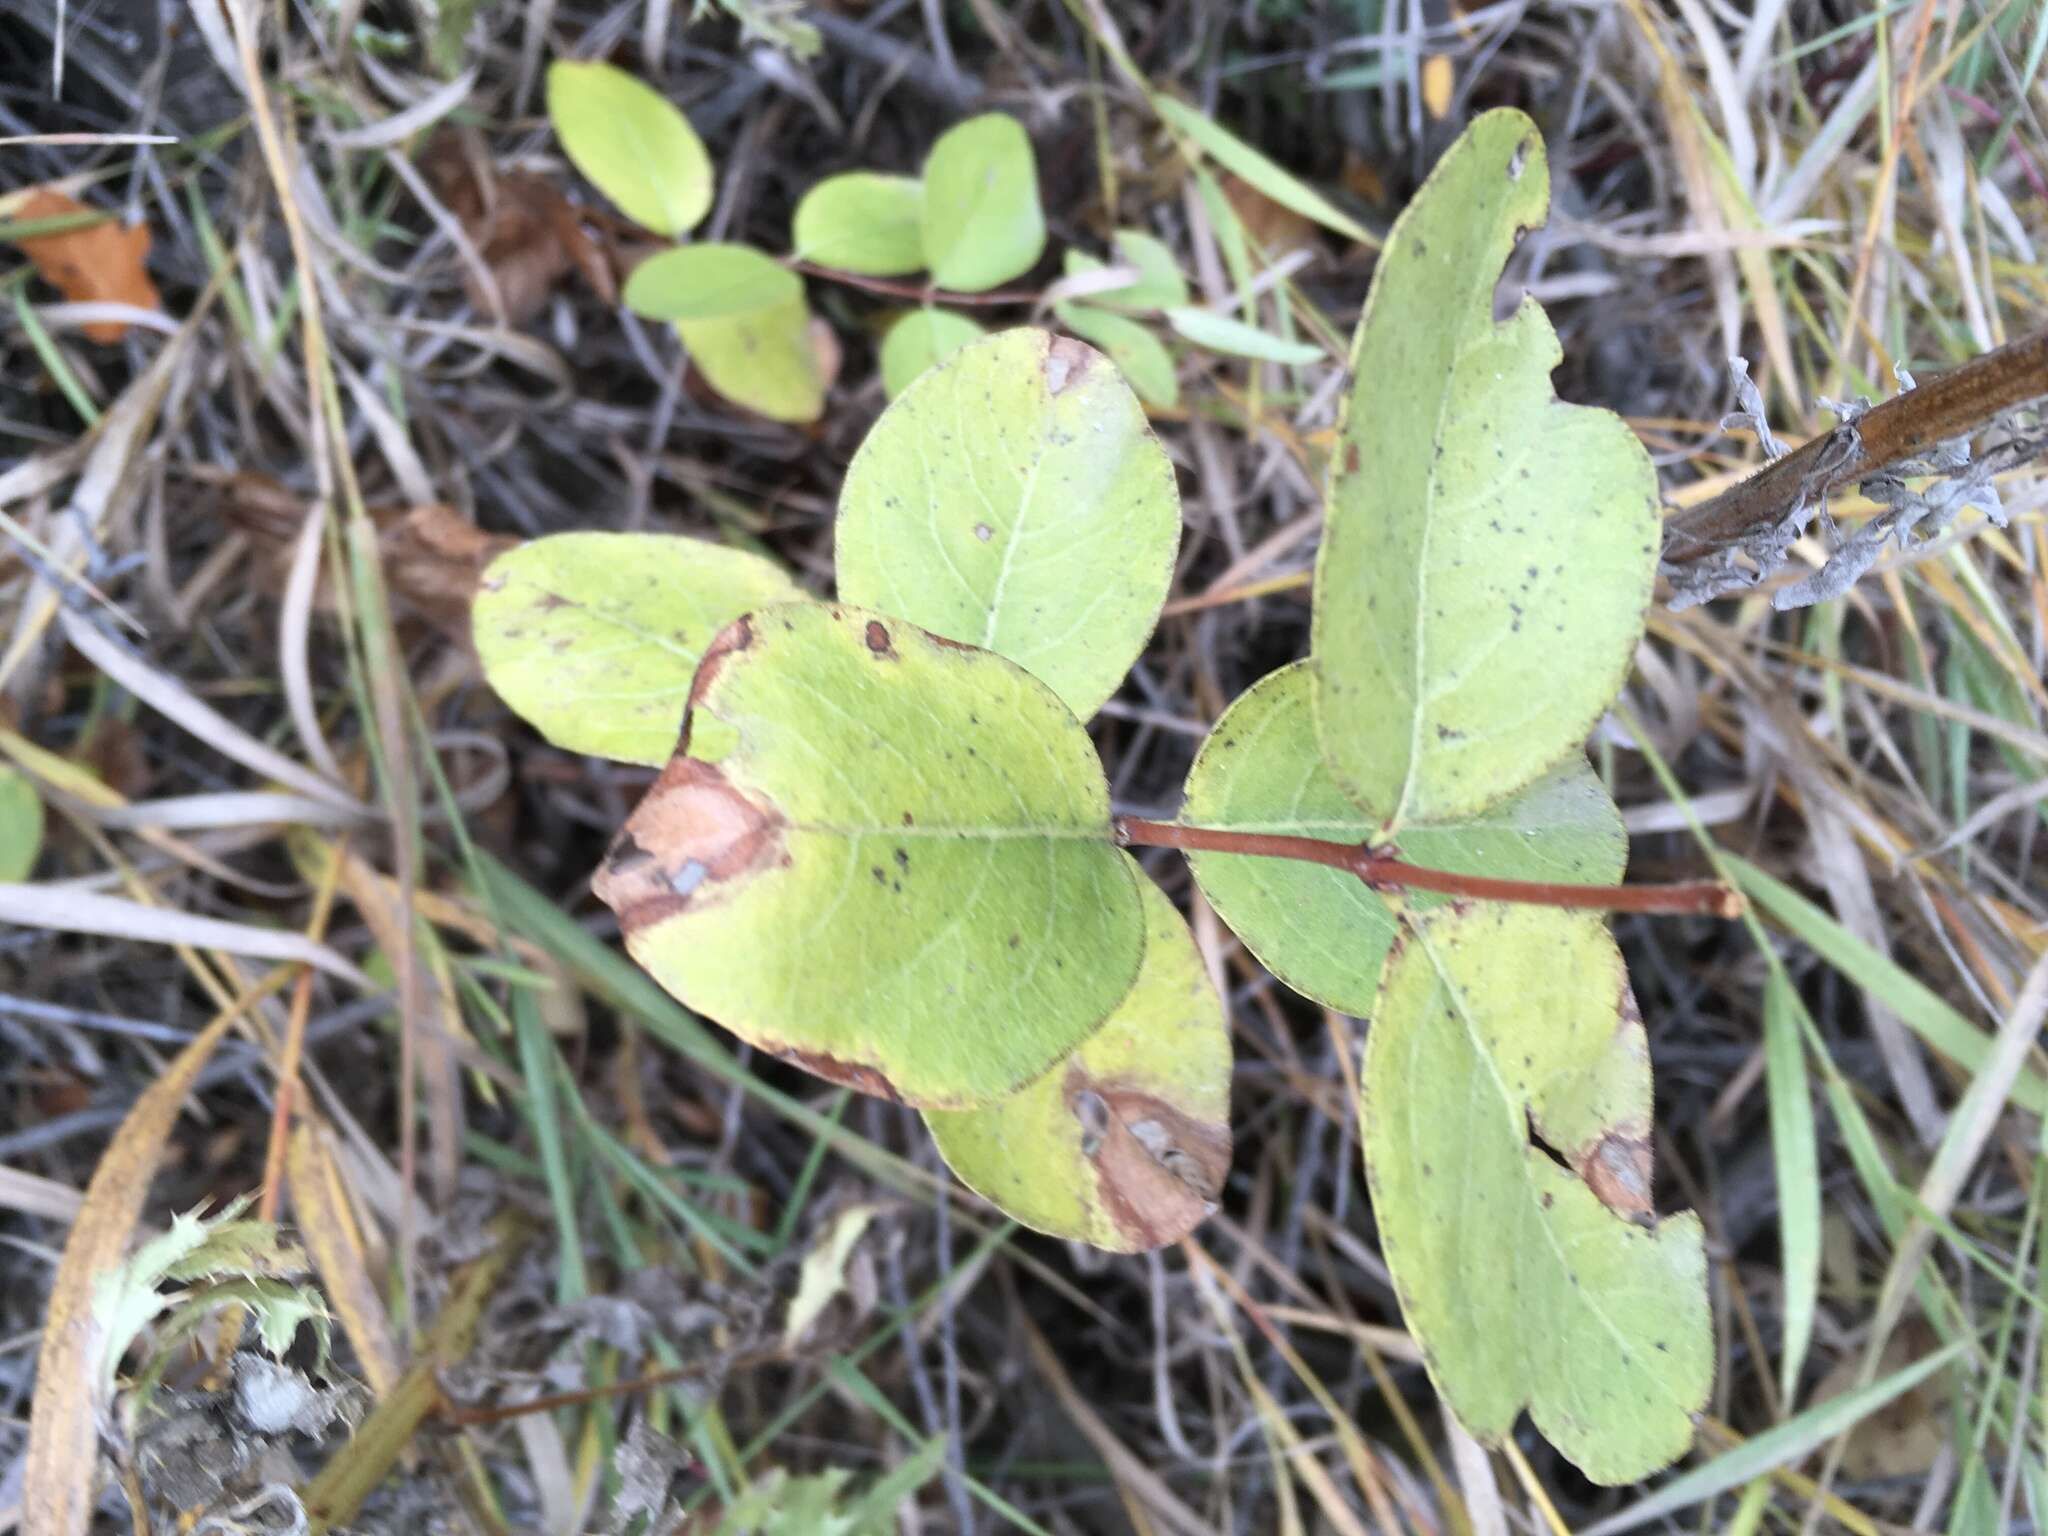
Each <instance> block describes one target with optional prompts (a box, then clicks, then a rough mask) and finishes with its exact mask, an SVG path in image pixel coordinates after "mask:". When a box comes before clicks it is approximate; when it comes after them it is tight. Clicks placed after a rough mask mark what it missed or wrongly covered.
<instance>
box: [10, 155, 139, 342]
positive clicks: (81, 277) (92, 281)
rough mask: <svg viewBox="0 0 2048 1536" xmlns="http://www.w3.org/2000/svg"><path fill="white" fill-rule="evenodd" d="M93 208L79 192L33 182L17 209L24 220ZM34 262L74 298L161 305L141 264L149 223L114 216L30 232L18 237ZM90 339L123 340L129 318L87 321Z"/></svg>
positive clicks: (57, 216) (46, 280)
mask: <svg viewBox="0 0 2048 1536" xmlns="http://www.w3.org/2000/svg"><path fill="white" fill-rule="evenodd" d="M94 211H95V210H94V209H92V208H90V207H88V206H87V205H86V204H84V203H81V202H80V201H78V199H77V198H75V197H70V196H67V195H66V194H64V193H62V192H59V191H57V190H55V189H54V188H51V187H35V188H32V189H31V190H30V191H29V193H28V195H27V196H26V197H25V198H23V199H22V201H21V202H20V204H18V205H17V206H16V207H15V209H14V216H15V218H17V219H20V220H24V221H26V220H32V219H58V218H63V217H65V216H67V215H70V214H79V213H92V212H94ZM15 243H16V244H17V245H19V246H20V247H21V249H22V253H23V254H24V255H25V256H27V257H28V259H29V260H30V261H31V262H33V263H35V269H36V271H37V272H39V273H41V274H42V277H43V280H44V281H45V282H47V283H49V284H51V285H52V286H53V287H56V288H58V289H60V290H61V291H62V292H63V294H64V297H65V298H67V299H70V300H72V301H73V302H74V303H92V302H95V301H101V302H112V303H118V304H133V305H135V306H136V307H138V308H140V309H157V310H160V309H162V308H163V300H162V299H161V298H159V297H158V295H157V291H156V284H155V283H153V282H151V281H150V279H149V271H148V269H147V268H146V267H144V266H143V261H144V258H146V257H147V256H148V255H149V226H148V225H146V224H135V225H130V226H126V227H124V226H122V225H121V224H120V223H118V222H116V221H115V220H113V219H107V220H104V221H102V222H101V223H98V224H88V225H86V226H85V227H84V228H83V229H67V230H65V231H63V232H62V233H61V234H54V235H32V236H29V237H28V238H27V239H23V240H17V241H16V242H15ZM85 334H86V336H87V338H88V339H90V340H92V341H99V342H115V341H119V340H120V339H121V338H122V337H123V336H125V335H127V334H128V326H127V324H126V322H124V321H120V320H95V321H93V322H92V323H91V324H90V325H88V326H86V327H85Z"/></svg>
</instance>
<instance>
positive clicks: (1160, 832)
mask: <svg viewBox="0 0 2048 1536" xmlns="http://www.w3.org/2000/svg"><path fill="white" fill-rule="evenodd" d="M1116 836H1117V841H1118V842H1119V843H1122V844H1123V845H1124V846H1126V847H1130V846H1132V845H1137V846H1140V847H1145V848H1178V849H1180V850H1182V851H1183V852H1194V853H1243V854H1249V855H1251V856H1252V857H1254V858H1262V859H1295V860H1298V861H1300V862H1303V863H1308V864H1321V865H1323V866H1324V867H1325V868H1328V869H1338V870H1342V871H1344V872H1345V873H1346V874H1351V875H1356V876H1357V877H1358V878H1359V879H1360V880H1363V881H1364V882H1365V883H1366V884H1367V885H1369V886H1371V887H1372V888H1373V889H1374V890H1376V891H1395V890H1411V891H1435V892H1438V893H1439V894H1441V895H1445V896H1462V897H1464V898H1466V899H1467V900H1471V901H1519V902H1526V903H1528V904H1529V905H1531V906H1538V907H1574V908H1581V909H1586V910H1591V911H1596V912H1649V913H1658V914H1664V915H1671V916H1705V917H1740V916H1741V915H1742V897H1741V895H1740V894H1739V893H1737V892H1736V891H1734V890H1732V889H1730V888H1729V887H1728V886H1726V885H1724V884H1722V883H1721V882H1720V881H1719V880H1688V881H1686V882H1684V883H1682V884H1679V885H1569V884H1563V883H1559V882H1554V881H1549V880H1499V879H1495V878H1494V877H1493V876H1491V875H1461V874H1456V873H1453V872H1452V871H1451V870H1448V869H1426V868H1424V867H1423V866H1421V865H1419V864H1409V863H1406V862H1405V861H1403V860H1401V859H1399V858H1396V857H1395V856H1394V855H1393V854H1391V853H1381V852H1378V851H1376V850H1375V849H1373V848H1371V847H1369V846H1367V845H1366V844H1364V843H1332V842H1326V841H1324V840H1323V839H1322V838H1319V837H1297V836H1294V835H1292V834H1289V833H1280V832H1228V831H1225V830H1224V829H1222V828H1220V827H1189V826H1183V825H1182V824H1180V823H1179V822H1173V821H1141V820H1140V819H1138V818H1137V817H1135V816H1119V817H1117V819H1116Z"/></svg>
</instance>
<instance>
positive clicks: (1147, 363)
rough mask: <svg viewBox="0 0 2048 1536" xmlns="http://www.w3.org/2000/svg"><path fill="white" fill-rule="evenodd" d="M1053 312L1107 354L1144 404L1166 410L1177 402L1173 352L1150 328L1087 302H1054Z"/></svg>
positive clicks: (1178, 399)
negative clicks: (1167, 348)
mask: <svg viewBox="0 0 2048 1536" xmlns="http://www.w3.org/2000/svg"><path fill="white" fill-rule="evenodd" d="M1053 314H1054V316H1055V317H1057V319H1058V320H1059V322H1060V324H1061V325H1062V326H1064V327H1065V328H1066V329H1068V330H1070V331H1072V332H1073V333H1074V334H1075V335H1076V336H1078V337H1080V338H1081V339H1082V340H1083V341H1085V342H1088V343H1090V344H1092V345H1093V346H1096V347H1098V348H1100V349H1101V350H1102V351H1103V352H1105V353H1107V354H1108V356H1109V360H1110V361H1111V362H1113V363H1115V364H1116V366H1117V371H1118V372H1120V373H1121V374H1123V376H1124V377H1125V378H1126V379H1128V380H1130V384H1131V388H1132V389H1134V390H1136V391H1137V392H1138V398H1139V399H1141V400H1143V401H1144V402H1145V403H1146V404H1148V405H1156V406H1158V407H1160V408H1161V409H1162V410H1169V411H1170V410H1172V409H1173V408H1174V407H1175V406H1177V405H1179V404H1180V376H1179V374H1178V372H1177V371H1176V370H1175V368H1174V366H1173V354H1172V353H1171V352H1169V351H1167V350H1166V345H1165V343H1163V342H1162V341H1160V339H1159V338H1158V337H1157V336H1155V335H1153V334H1152V332H1151V330H1150V329H1148V328H1147V327H1145V326H1143V325H1140V324H1139V323H1138V322H1137V321H1135V320H1132V319H1129V318H1128V317H1126V316H1124V315H1118V314H1112V313H1111V312H1110V311H1108V310H1106V309H1096V308H1094V307H1093V306H1091V305H1087V304H1056V305H1054V306H1053Z"/></svg>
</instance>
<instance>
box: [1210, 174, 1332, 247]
mask: <svg viewBox="0 0 2048 1536" xmlns="http://www.w3.org/2000/svg"><path fill="white" fill-rule="evenodd" d="M1221 182H1222V186H1223V196H1224V198H1225V200H1226V201H1227V202H1229V204H1230V206H1231V207H1232V209H1234V210H1235V211H1236V213H1237V216H1238V218H1239V220H1240V221H1241V222H1242V223H1243V224H1244V227H1245V230H1246V232H1247V233H1248V234H1250V235H1251V237H1252V239H1254V240H1256V241H1257V242H1258V243H1259V246H1260V248H1261V249H1262V250H1264V251H1265V253H1266V255H1267V256H1268V257H1269V258H1272V257H1279V256H1284V255H1286V254H1287V253H1288V252H1289V251H1294V250H1299V249H1301V248H1302V247H1303V246H1307V247H1309V248H1310V249H1315V250H1319V249H1321V247H1322V243H1323V241H1322V235H1321V233H1320V232H1319V231H1318V230H1317V228H1316V225H1315V221H1314V220H1312V219H1307V218H1304V217H1302V215H1300V214H1298V213H1296V212H1295V211H1294V210H1293V209H1292V208H1287V207H1283V206H1282V205H1281V204H1279V203H1276V202H1274V201H1273V199H1271V198H1270V197H1268V196H1266V194H1265V193H1263V192H1261V191H1260V190H1259V189H1258V188H1257V187H1255V186H1253V185H1252V184H1251V183H1250V182H1248V181H1246V180H1244V179H1243V178H1242V177H1239V176H1235V175H1233V174H1231V173H1230V172H1228V171H1225V172H1224V173H1223V175H1222V177H1221Z"/></svg>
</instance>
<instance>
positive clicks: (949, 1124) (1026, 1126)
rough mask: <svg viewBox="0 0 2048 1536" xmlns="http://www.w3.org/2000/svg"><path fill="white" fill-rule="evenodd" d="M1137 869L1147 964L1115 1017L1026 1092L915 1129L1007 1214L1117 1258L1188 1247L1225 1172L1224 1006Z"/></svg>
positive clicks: (929, 1114)
mask: <svg viewBox="0 0 2048 1536" xmlns="http://www.w3.org/2000/svg"><path fill="white" fill-rule="evenodd" d="M1126 857H1129V856H1128V855H1126ZM1132 870H1133V874H1134V875H1135V877H1136V879H1137V880H1138V882H1139V885H1140V888H1141V890H1142V891H1143V893H1144V902H1145V960H1144V965H1143V967H1142V968H1141V969H1140V970H1139V972H1138V979H1137V981H1135V982H1134V983H1133V984H1132V986H1131V990H1130V992H1129V993H1128V994H1127V995H1126V996H1125V998H1124V1000H1123V1001H1122V1002H1121V1003H1119V1004H1117V1007H1116V1011H1115V1012H1114V1013H1112V1014H1111V1015H1110V1016H1109V1017H1108V1019H1106V1020H1105V1021H1104V1022H1103V1025H1102V1027H1101V1028H1100V1029H1098V1030H1096V1032H1095V1033H1094V1034H1092V1035H1090V1036H1089V1037H1088V1040H1087V1042H1086V1043H1085V1044H1084V1045H1082V1047H1081V1048H1080V1049H1079V1050H1078V1051H1076V1052H1074V1054H1073V1055H1071V1056H1069V1057H1068V1058H1067V1059H1066V1060H1065V1061H1064V1062H1062V1063H1060V1064H1059V1065H1058V1066H1056V1067H1054V1068H1053V1069H1052V1070H1051V1071H1050V1072H1047V1073H1046V1074H1044V1075H1043V1076H1042V1077H1040V1078H1038V1079H1037V1081H1035V1082H1033V1083H1032V1084H1031V1085H1030V1086H1029V1087H1027V1088H1025V1089H1024V1090H1023V1091H1022V1092H1020V1093H1016V1094H1012V1095H1011V1096H1010V1097H1009V1098H1006V1099H1001V1100H998V1101H997V1102H996V1103H994V1104H991V1105H989V1106H988V1107H987V1108H985V1109H967V1110H954V1111H943V1110H927V1111H925V1117H924V1118H925V1124H926V1125H928V1126H930V1127H931V1132H932V1139H933V1140H934V1141H936V1142H937V1143H938V1148H939V1153H940V1155H941V1156H943V1157H944V1158H945V1159H946V1165H947V1166H948V1167H949V1168H951V1169H952V1170H953V1172H954V1173H955V1174H957V1175H958V1176H959V1179H960V1182H961V1183H963V1184H965V1185H966V1186H967V1187H968V1188H970V1189H972V1190H973V1191H974V1192H975V1193H976V1194H978V1195H980V1196H981V1197H982V1198H983V1199H985V1200H987V1201H989V1202H990V1203H991V1204H993V1205H995V1206H996V1207H997V1208H998V1209H999V1210H1001V1211H1002V1212H1003V1214H1005V1215H1006V1216H1009V1217H1011V1218H1013V1219H1014V1220H1017V1221H1020V1222H1022V1223H1023V1224H1024V1225H1025V1226H1027V1227H1030V1228H1032V1229H1033V1230H1034V1231H1038V1232H1047V1233H1050V1234H1052V1235H1053V1236H1054V1237H1065V1238H1073V1239H1077V1240H1079V1241H1082V1242H1087V1243H1093V1244H1094V1245H1095V1246H1096V1247H1098V1248H1107V1249H1109V1250H1110V1251H1111V1252H1114V1253H1138V1252H1142V1251H1143V1250H1145V1249H1148V1248H1157V1247H1159V1246H1161V1245H1162V1244H1165V1243H1173V1242H1178V1241H1179V1240H1180V1239H1181V1238H1183V1237H1185V1236H1187V1234H1188V1233H1190V1232H1192V1231H1193V1230H1194V1229H1195V1228H1196V1227H1197V1226H1199V1225H1200V1224H1201V1222H1202V1221H1203V1219H1204V1218H1205V1217H1206V1216H1207V1215H1208V1214H1209V1212H1210V1211H1211V1210H1212V1209H1214V1202H1215V1200H1216V1197H1217V1194H1218V1192H1219V1191H1221V1189H1222V1187H1223V1179H1224V1175H1225V1174H1226V1173H1228V1172H1229V1169H1230V1029H1229V1025H1228V1024H1227V1022H1226V1021H1225V1019H1224V1015H1223V1002H1222V999H1221V998H1219V997H1218V996H1217V995H1216V989H1215V987H1213V986H1212V985H1210V982H1209V973H1208V971H1207V969H1206V968H1205V967H1204V966H1203V964H1202V957H1201V954H1200V952H1199V951H1198V950H1196V948H1195V941H1194V938H1193V936H1192V935H1190V934H1189V933H1188V925H1187V924H1186V923H1185V922H1183V921H1182V920H1181V915H1180V913H1179V912H1177V911H1176V910H1175V909H1174V905H1173V903H1172V902H1171V901H1169V900H1168V899H1167V897H1166V894H1165V892H1163V891H1161V890H1160V889H1159V887H1158V886H1156V885H1154V884H1153V883H1152V882H1151V881H1150V880H1148V879H1146V878H1145V876H1144V874H1143V873H1142V872H1141V871H1139V870H1138V869H1137V867H1136V865H1135V863H1134V864H1133V866H1132Z"/></svg>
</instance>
